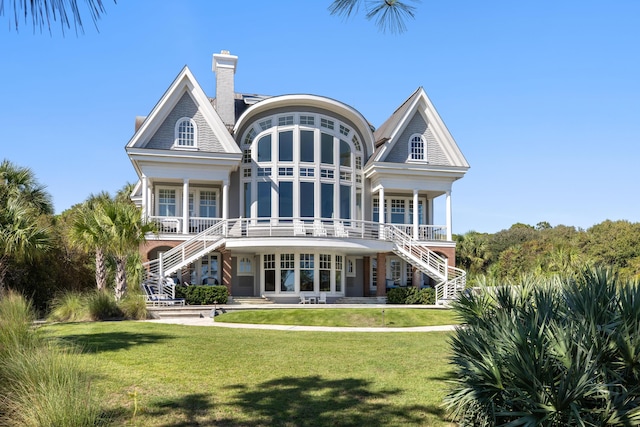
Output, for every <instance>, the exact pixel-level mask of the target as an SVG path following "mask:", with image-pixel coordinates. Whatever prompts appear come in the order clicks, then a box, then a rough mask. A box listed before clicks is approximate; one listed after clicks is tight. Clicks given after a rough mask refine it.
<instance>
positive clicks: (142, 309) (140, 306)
mask: <svg viewBox="0 0 640 427" xmlns="http://www.w3.org/2000/svg"><path fill="white" fill-rule="evenodd" d="M118 305H119V306H120V310H121V311H122V313H123V315H124V317H125V318H127V319H132V320H144V319H147V318H148V315H149V312H148V311H147V303H146V301H145V297H144V296H143V295H129V294H127V295H126V296H125V297H124V298H123V299H121V300H120V302H119V303H118Z"/></svg>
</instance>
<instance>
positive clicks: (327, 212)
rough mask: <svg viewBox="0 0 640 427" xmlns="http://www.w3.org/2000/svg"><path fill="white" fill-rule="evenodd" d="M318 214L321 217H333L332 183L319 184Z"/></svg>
mask: <svg viewBox="0 0 640 427" xmlns="http://www.w3.org/2000/svg"><path fill="white" fill-rule="evenodd" d="M320 185H321V187H320V191H321V192H322V194H321V196H320V210H321V212H320V216H321V217H322V218H333V184H325V183H322V184H320Z"/></svg>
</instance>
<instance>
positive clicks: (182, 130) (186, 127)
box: [175, 117, 196, 148]
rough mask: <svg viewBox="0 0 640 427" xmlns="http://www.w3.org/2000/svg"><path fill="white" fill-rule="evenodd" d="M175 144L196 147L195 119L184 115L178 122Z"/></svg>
mask: <svg viewBox="0 0 640 427" xmlns="http://www.w3.org/2000/svg"><path fill="white" fill-rule="evenodd" d="M175 145H176V147H187V148H195V147H196V123H195V122H194V121H193V119H190V118H188V117H183V118H181V119H180V120H178V121H177V122H176V129H175Z"/></svg>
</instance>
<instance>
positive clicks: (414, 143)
mask: <svg viewBox="0 0 640 427" xmlns="http://www.w3.org/2000/svg"><path fill="white" fill-rule="evenodd" d="M409 160H410V161H416V162H424V161H425V160H427V156H426V152H425V146H424V138H423V137H422V135H418V134H415V135H412V136H411V139H409Z"/></svg>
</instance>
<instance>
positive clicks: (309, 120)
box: [300, 115, 316, 126]
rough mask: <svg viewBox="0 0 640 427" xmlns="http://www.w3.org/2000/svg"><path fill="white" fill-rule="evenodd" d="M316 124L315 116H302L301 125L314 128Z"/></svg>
mask: <svg viewBox="0 0 640 427" xmlns="http://www.w3.org/2000/svg"><path fill="white" fill-rule="evenodd" d="M315 123H316V120H315V117H313V116H305V115H301V116H300V124H301V125H310V126H313V125H314V124H315Z"/></svg>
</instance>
